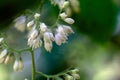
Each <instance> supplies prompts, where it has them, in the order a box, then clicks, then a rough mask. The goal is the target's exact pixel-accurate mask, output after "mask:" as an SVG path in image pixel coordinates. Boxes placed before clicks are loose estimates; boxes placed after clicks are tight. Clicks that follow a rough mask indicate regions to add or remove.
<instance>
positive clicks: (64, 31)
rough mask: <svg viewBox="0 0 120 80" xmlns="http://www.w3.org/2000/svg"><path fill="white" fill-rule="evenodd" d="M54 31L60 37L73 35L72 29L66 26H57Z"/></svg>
mask: <svg viewBox="0 0 120 80" xmlns="http://www.w3.org/2000/svg"><path fill="white" fill-rule="evenodd" d="M56 31H57V32H58V33H60V34H62V35H66V36H68V35H69V34H71V33H74V32H73V30H72V28H71V27H70V26H67V25H58V28H57V29H56Z"/></svg>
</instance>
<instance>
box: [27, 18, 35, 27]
mask: <svg viewBox="0 0 120 80" xmlns="http://www.w3.org/2000/svg"><path fill="white" fill-rule="evenodd" d="M33 25H34V21H33V20H32V21H30V22H28V23H27V27H28V28H31V27H33Z"/></svg>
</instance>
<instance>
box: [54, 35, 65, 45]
mask: <svg viewBox="0 0 120 80" xmlns="http://www.w3.org/2000/svg"><path fill="white" fill-rule="evenodd" d="M66 40H67V37H66V35H62V34H60V33H56V34H55V42H56V44H57V45H61V44H62V43H65V42H66Z"/></svg>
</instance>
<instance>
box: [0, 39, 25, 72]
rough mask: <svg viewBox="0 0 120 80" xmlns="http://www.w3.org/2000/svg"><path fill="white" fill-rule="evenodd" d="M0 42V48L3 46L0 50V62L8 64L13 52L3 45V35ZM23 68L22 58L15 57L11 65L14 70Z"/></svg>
mask: <svg viewBox="0 0 120 80" xmlns="http://www.w3.org/2000/svg"><path fill="white" fill-rule="evenodd" d="M0 44H1V48H3V50H2V51H1V52H0V63H5V64H10V63H11V62H12V61H13V60H14V58H15V56H14V53H13V52H11V51H10V50H9V48H8V47H7V46H6V45H5V43H4V38H3V37H1V38H0ZM23 68H24V66H23V62H22V58H20V59H19V60H17V59H16V60H15V62H14V65H13V69H14V71H20V70H23Z"/></svg>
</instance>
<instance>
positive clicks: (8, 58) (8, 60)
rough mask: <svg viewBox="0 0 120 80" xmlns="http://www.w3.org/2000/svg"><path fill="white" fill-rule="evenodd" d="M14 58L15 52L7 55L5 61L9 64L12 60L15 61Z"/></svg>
mask: <svg viewBox="0 0 120 80" xmlns="http://www.w3.org/2000/svg"><path fill="white" fill-rule="evenodd" d="M13 59H14V55H13V54H9V55H7V57H6V58H5V61H4V63H5V64H9V63H10V62H11V61H13Z"/></svg>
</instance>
